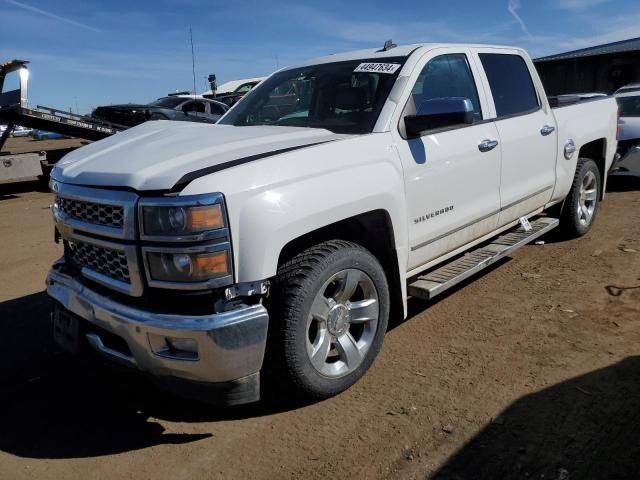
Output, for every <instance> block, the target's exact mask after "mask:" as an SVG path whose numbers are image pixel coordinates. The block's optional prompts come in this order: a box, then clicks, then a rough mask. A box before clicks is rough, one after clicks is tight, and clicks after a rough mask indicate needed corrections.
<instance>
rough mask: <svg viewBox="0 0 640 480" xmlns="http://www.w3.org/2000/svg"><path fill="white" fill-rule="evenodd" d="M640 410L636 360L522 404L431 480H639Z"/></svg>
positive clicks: (503, 414) (546, 391)
mask: <svg viewBox="0 0 640 480" xmlns="http://www.w3.org/2000/svg"><path fill="white" fill-rule="evenodd" d="M639 406H640V356H634V357H629V358H626V359H625V360H623V361H621V362H619V363H616V364H613V365H611V366H608V367H606V368H603V369H600V370H595V371H592V372H589V373H587V374H585V375H581V376H578V377H575V378H572V379H569V380H567V381H565V382H562V383H559V384H557V385H554V386H552V387H549V388H546V389H544V390H542V391H539V392H536V393H533V394H531V395H527V396H525V397H522V398H520V399H519V400H517V401H516V402H514V403H513V404H512V405H510V406H509V407H508V408H507V409H505V410H504V411H503V412H501V413H500V414H499V415H497V416H496V417H494V420H493V421H492V422H491V423H489V424H488V425H487V426H486V427H485V428H483V429H482V430H481V431H480V432H479V433H478V434H477V435H475V436H474V437H473V438H472V439H471V440H470V441H469V442H468V443H467V444H466V445H465V446H464V447H462V449H460V450H459V451H458V452H457V453H455V454H454V455H453V456H452V457H450V459H449V460H448V461H447V463H446V464H445V465H443V466H442V467H441V468H440V469H439V470H438V471H437V472H436V473H435V474H434V475H433V476H432V477H431V478H432V479H437V480H445V479H446V480H449V479H472V478H492V479H505V480H506V479H525V478H538V479H539V478H548V479H569V478H579V479H582V480H585V479H602V478H608V479H630V478H638V468H639V465H640V464H639V463H638V459H639V458H640V442H639V441H638V431H639V429H640V414H639V413H638V412H639V409H638V407H639Z"/></svg>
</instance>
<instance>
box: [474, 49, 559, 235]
mask: <svg viewBox="0 0 640 480" xmlns="http://www.w3.org/2000/svg"><path fill="white" fill-rule="evenodd" d="M476 59H477V61H478V63H479V65H481V66H482V69H483V73H484V79H485V82H486V90H487V91H488V92H489V94H490V98H491V101H492V104H493V109H494V112H492V113H493V115H494V116H495V125H496V127H497V129H498V135H499V140H500V145H501V148H502V168H501V174H500V210H501V214H500V219H499V224H500V225H505V224H507V223H509V222H511V221H513V220H515V219H517V218H519V217H521V216H524V215H527V214H529V213H531V212H532V211H534V210H536V209H537V208H539V207H540V206H543V205H544V204H545V203H546V202H548V201H549V200H550V199H551V194H552V192H553V187H554V185H555V165H556V152H557V131H556V124H555V118H554V116H553V114H552V112H551V109H550V108H549V106H548V102H546V100H545V98H544V95H545V94H544V90H543V89H542V86H541V85H540V81H539V79H538V76H537V74H535V73H534V75H533V77H532V75H531V72H532V71H533V72H535V70H534V67H533V65H532V64H531V61H530V60H529V59H528V57H526V55H523V53H522V52H521V51H519V50H516V49H497V48H487V49H478V50H477V57H476Z"/></svg>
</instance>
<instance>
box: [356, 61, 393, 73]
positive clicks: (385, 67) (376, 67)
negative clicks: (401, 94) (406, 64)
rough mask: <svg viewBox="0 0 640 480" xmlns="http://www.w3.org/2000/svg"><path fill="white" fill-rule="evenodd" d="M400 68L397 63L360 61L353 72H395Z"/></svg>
mask: <svg viewBox="0 0 640 480" xmlns="http://www.w3.org/2000/svg"><path fill="white" fill-rule="evenodd" d="M398 68H400V64H399V63H361V64H360V65H358V66H357V67H356V69H355V70H354V73H359V72H362V73H389V74H393V73H396V70H398Z"/></svg>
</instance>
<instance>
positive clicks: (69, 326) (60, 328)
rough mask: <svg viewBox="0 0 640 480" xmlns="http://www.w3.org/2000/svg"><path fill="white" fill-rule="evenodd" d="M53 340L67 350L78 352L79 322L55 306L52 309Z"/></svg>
mask: <svg viewBox="0 0 640 480" xmlns="http://www.w3.org/2000/svg"><path fill="white" fill-rule="evenodd" d="M53 340H54V341H55V342H56V343H57V344H58V346H60V348H62V349H64V350H66V351H67V352H70V353H78V350H79V342H80V322H79V321H78V318H77V317H75V316H73V315H71V314H69V313H67V312H66V311H64V310H62V309H61V308H59V307H57V306H56V307H54V309H53Z"/></svg>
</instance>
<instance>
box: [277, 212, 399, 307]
mask: <svg viewBox="0 0 640 480" xmlns="http://www.w3.org/2000/svg"><path fill="white" fill-rule="evenodd" d="M335 239H338V240H347V241H350V242H354V243H357V244H359V245H362V246H363V247H364V248H366V249H367V250H369V251H370V252H371V253H372V254H373V255H374V256H375V257H376V258H377V259H378V261H379V262H380V264H381V265H382V268H384V271H385V273H386V275H387V280H388V282H389V288H390V292H389V293H390V296H391V316H392V317H391V318H402V317H403V314H404V312H403V301H402V289H401V285H400V274H399V271H398V257H397V254H396V245H395V237H394V233H393V225H392V223H391V218H390V217H389V214H388V212H386V211H384V210H374V211H371V212H367V213H362V214H360V215H356V216H354V217H349V218H346V219H344V220H340V221H339V222H336V223H332V224H331V225H326V226H324V227H321V228H318V229H317V230H313V231H311V232H309V233H306V234H304V235H302V236H301V237H298V238H296V239H294V240H292V241H290V242H289V243H287V244H286V245H285V246H284V247H283V248H282V251H281V252H280V256H279V257H278V267H279V266H280V265H282V264H283V263H284V262H286V261H287V260H289V259H291V258H292V257H294V256H295V255H296V254H298V253H300V252H301V251H303V250H306V249H307V248H309V247H311V246H313V245H316V244H318V243H320V242H324V241H326V240H335ZM396 315H399V317H396Z"/></svg>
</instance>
